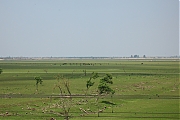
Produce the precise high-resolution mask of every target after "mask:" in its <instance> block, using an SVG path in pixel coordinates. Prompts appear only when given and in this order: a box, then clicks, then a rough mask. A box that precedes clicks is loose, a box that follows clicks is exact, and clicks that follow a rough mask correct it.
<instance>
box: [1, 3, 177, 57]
mask: <svg viewBox="0 0 180 120" xmlns="http://www.w3.org/2000/svg"><path fill="white" fill-rule="evenodd" d="M179 45H180V44H179V0H0V57H7V56H11V57H51V56H52V57H91V56H93V57H122V56H127V57H128V56H131V55H139V56H143V55H146V56H175V55H179V52H180V51H179Z"/></svg>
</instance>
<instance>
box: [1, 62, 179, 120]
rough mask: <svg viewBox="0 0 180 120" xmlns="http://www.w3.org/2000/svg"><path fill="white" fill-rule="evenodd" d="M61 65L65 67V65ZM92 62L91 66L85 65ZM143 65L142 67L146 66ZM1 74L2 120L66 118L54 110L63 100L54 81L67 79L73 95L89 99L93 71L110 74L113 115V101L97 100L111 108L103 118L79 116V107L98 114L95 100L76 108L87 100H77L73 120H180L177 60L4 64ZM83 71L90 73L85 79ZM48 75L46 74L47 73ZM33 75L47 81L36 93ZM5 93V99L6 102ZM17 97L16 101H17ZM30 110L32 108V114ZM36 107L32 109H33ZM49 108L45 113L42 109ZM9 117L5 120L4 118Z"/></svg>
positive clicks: (71, 112)
mask: <svg viewBox="0 0 180 120" xmlns="http://www.w3.org/2000/svg"><path fill="white" fill-rule="evenodd" d="M63 63H66V64H64V65H63ZM83 63H86V64H87V63H90V65H83ZM142 63H143V64H142ZM0 68H3V73H2V74H1V75H0V94H1V98H0V119H50V118H51V117H53V118H56V119H62V120H63V119H64V118H63V116H61V115H58V114H57V113H59V112H62V109H61V108H58V107H53V106H54V104H56V103H58V102H59V98H56V99H54V98H52V99H50V98H47V97H45V96H46V95H48V96H51V95H58V94H59V89H58V88H56V89H54V87H55V84H56V83H57V80H56V79H55V76H57V75H58V74H60V75H64V76H65V77H66V78H67V79H68V81H69V83H70V89H71V92H72V94H80V95H83V94H85V90H86V86H85V84H86V81H87V80H88V79H89V77H90V75H91V73H92V72H98V73H99V75H100V78H102V77H103V76H104V75H105V74H106V73H111V74H112V76H113V82H114V84H113V85H111V87H112V88H113V89H115V91H116V93H115V95H114V99H113V103H114V104H115V105H113V110H114V113H111V111H112V105H111V104H108V102H112V100H111V99H110V97H105V98H103V99H100V100H99V106H100V107H101V108H103V107H104V106H106V107H107V109H105V111H104V112H103V113H100V117H97V114H88V115H85V116H83V117H80V114H82V112H81V111H80V109H79V108H80V107H81V108H84V109H87V108H91V109H92V110H94V111H97V109H98V107H97V105H96V103H95V98H91V99H88V101H89V102H88V103H86V104H81V105H77V104H76V103H77V102H78V101H80V100H82V99H84V98H73V102H74V105H73V106H72V108H71V111H70V115H71V116H72V117H71V118H70V119H72V120H81V119H83V120H84V119H99V120H111V119H112V120H118V119H123V120H126V119H127V120H138V119H147V120H150V119H157V120H159V119H179V115H180V113H179V108H180V107H179V97H178V96H179V61H170V60H169V61H167V60H156V61H151V60H144V61H143V60H59V61H57V60H56V61H48V60H45V61H34V60H32V61H31V60H29V61H16V60H15V61H0ZM83 70H86V71H87V76H85V75H84V72H83ZM46 71H47V73H46ZM35 76H41V77H42V78H43V84H42V85H39V91H38V92H37V91H36V86H35V82H36V81H35V80H34V77H35ZM100 78H98V79H96V80H93V81H94V82H95V84H94V86H93V87H92V88H90V90H89V91H88V94H92V93H94V94H96V93H97V92H96V91H97V86H98V83H99V80H100ZM2 94H3V95H4V94H6V95H7V96H6V98H4V97H2ZM15 95H17V96H15ZM28 108H31V109H28ZM32 108H33V109H32ZM45 108H46V109H47V111H46V112H44V113H43V109H45ZM6 112H8V114H7V115H6V114H5V113H6Z"/></svg>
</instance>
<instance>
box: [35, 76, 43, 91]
mask: <svg viewBox="0 0 180 120" xmlns="http://www.w3.org/2000/svg"><path fill="white" fill-rule="evenodd" d="M34 79H35V80H36V91H38V84H42V82H43V81H42V78H41V77H39V76H36V77H34Z"/></svg>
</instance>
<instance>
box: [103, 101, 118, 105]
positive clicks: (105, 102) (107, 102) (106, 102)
mask: <svg viewBox="0 0 180 120" xmlns="http://www.w3.org/2000/svg"><path fill="white" fill-rule="evenodd" d="M101 103H104V104H109V105H116V104H115V103H112V102H109V101H102V102H101Z"/></svg>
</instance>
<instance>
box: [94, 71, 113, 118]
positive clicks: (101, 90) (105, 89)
mask: <svg viewBox="0 0 180 120" xmlns="http://www.w3.org/2000/svg"><path fill="white" fill-rule="evenodd" d="M109 84H113V81H112V75H111V74H106V76H104V77H103V78H102V79H101V80H100V83H99V85H98V98H97V103H98V100H99V98H100V96H101V95H102V94H104V95H107V94H111V99H112V95H113V94H114V93H115V90H113V89H112V88H110V86H109ZM112 112H113V106H112ZM98 117H99V105H98Z"/></svg>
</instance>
